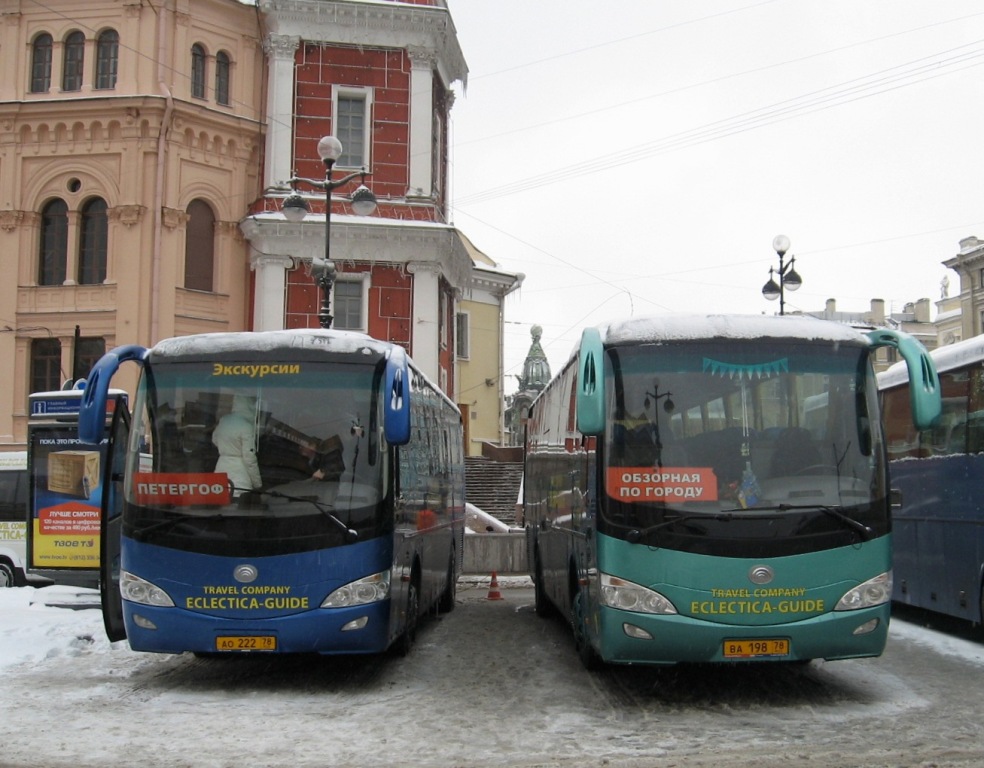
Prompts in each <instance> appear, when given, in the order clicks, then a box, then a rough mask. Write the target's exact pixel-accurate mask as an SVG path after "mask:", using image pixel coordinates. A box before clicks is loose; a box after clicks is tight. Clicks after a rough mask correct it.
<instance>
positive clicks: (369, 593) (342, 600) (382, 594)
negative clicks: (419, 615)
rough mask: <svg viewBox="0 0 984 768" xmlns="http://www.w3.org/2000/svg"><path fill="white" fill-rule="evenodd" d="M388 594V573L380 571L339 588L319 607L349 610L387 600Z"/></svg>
mask: <svg viewBox="0 0 984 768" xmlns="http://www.w3.org/2000/svg"><path fill="white" fill-rule="evenodd" d="M389 592H390V572H389V571H381V572H380V573H374V574H372V576H366V577H365V578H362V579H359V580H357V581H351V582H349V583H348V584H346V585H345V586H343V587H339V588H338V589H336V590H335V591H334V592H332V593H331V594H330V595H328V597H326V598H325V599H324V602H322V603H321V607H322V608H349V607H351V606H353V605H367V604H368V603H377V602H379V601H380V600H385V599H386V598H388V597H389Z"/></svg>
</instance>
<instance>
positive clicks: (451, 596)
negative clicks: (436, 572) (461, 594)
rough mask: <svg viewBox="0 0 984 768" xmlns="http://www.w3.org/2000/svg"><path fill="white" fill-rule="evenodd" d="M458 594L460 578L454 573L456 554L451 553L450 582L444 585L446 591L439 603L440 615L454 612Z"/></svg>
mask: <svg viewBox="0 0 984 768" xmlns="http://www.w3.org/2000/svg"><path fill="white" fill-rule="evenodd" d="M457 594H458V578H457V576H455V573H454V552H453V551H452V552H451V562H450V563H448V581H447V584H445V585H444V591H443V592H442V593H441V597H440V598H439V599H438V601H437V612H438V613H451V611H453V610H454V601H455V598H456V597H457Z"/></svg>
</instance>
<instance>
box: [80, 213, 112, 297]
mask: <svg viewBox="0 0 984 768" xmlns="http://www.w3.org/2000/svg"><path fill="white" fill-rule="evenodd" d="M108 241H109V221H108V219H107V217H106V201H105V200H103V199H102V198H98V197H97V198H95V199H93V200H90V201H89V202H87V203H86V204H85V205H84V206H82V230H81V232H80V233H79V276H78V282H79V284H80V285H100V284H102V283H103V282H105V281H106V253H107V250H108V244H109V243H108Z"/></svg>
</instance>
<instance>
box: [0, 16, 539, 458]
mask: <svg viewBox="0 0 984 768" xmlns="http://www.w3.org/2000/svg"><path fill="white" fill-rule="evenodd" d="M0 67H2V69H0V71H2V72H3V74H4V77H3V78H2V79H0V190H3V191H2V192H0V267H2V272H3V274H4V275H5V276H7V279H6V280H4V281H3V283H2V285H0V360H2V361H4V363H5V365H4V366H2V367H0V450H3V449H6V448H18V447H23V445H24V443H25V440H26V437H27V420H28V415H27V402H28V394H29V393H31V392H36V391H41V390H47V389H58V388H61V387H62V386H64V385H65V384H66V383H68V384H69V385H70V384H71V382H73V381H75V380H77V379H78V378H81V377H83V376H85V375H86V373H87V372H88V370H89V368H90V366H91V364H92V363H93V362H94V361H95V360H96V359H98V357H99V356H100V355H101V354H103V352H105V351H107V350H110V349H112V348H114V347H116V346H118V345H122V344H140V345H144V346H150V345H152V344H154V343H155V342H157V341H158V340H160V339H163V338H167V337H169V336H175V335H185V334H189V333H197V332H209V331H238V330H267V329H275V328H294V327H310V326H312V325H316V324H317V323H318V311H319V305H321V303H322V302H321V297H320V295H319V290H318V286H317V285H316V283H315V281H314V278H313V277H312V272H311V266H312V262H313V259H315V258H317V257H320V256H321V255H326V254H327V250H326V247H325V232H326V219H325V215H324V203H325V200H324V195H323V193H321V192H318V191H317V190H314V191H313V193H311V190H305V192H307V193H310V194H309V199H310V200H311V204H312V208H313V209H314V211H315V212H314V214H313V215H312V216H311V217H309V219H307V220H305V221H302V222H291V221H287V219H286V218H285V217H284V215H283V213H282V211H281V206H282V202H283V198H284V194H283V193H282V192H277V191H275V190H273V189H272V188H273V187H276V186H277V185H280V184H282V183H283V182H284V180H285V179H287V178H288V177H290V176H291V175H292V174H294V173H297V174H299V175H301V176H308V177H317V176H318V174H319V173H323V172H324V171H323V167H322V166H321V163H320V160H318V158H317V156H316V154H315V152H314V148H315V143H316V141H317V138H318V137H320V136H322V135H326V134H333V135H334V134H335V133H336V132H337V131H338V130H339V122H338V121H339V120H340V119H343V118H344V119H345V120H346V121H347V122H345V124H344V126H343V128H345V130H347V132H348V136H349V138H347V139H346V142H348V144H349V149H350V150H351V149H353V147H356V148H360V149H361V158H360V159H358V160H350V161H348V162H347V163H346V162H342V161H340V166H341V167H343V168H346V169H347V170H353V169H357V168H358V167H359V166H360V165H361V166H362V167H364V168H365V169H366V170H367V171H368V173H369V174H370V180H369V182H368V183H369V184H370V186H372V188H373V191H374V192H375V193H376V196H377V198H378V200H379V207H378V210H377V212H376V213H375V214H374V215H373V216H371V217H358V216H354V215H352V211H351V209H350V207H349V206H348V203H347V197H343V196H342V195H341V191H340V192H339V193H336V195H333V204H332V205H333V208H334V209H335V210H334V213H333V214H332V219H333V224H332V228H331V243H332V259H333V260H335V261H336V262H337V266H338V274H337V278H336V281H335V285H334V289H333V295H332V308H333V309H336V308H338V309H340V310H344V311H345V312H344V314H345V316H344V320H345V322H344V323H343V322H341V320H342V318H336V324H335V327H344V328H349V329H352V330H362V331H365V332H368V333H370V334H371V335H374V336H376V337H377V338H382V339H385V340H388V341H394V342H396V343H399V344H402V345H404V346H405V347H406V348H407V349H408V350H409V351H410V353H411V355H413V357H414V359H415V360H416V361H417V363H418V365H421V366H422V368H423V369H424V370H425V371H426V372H427V373H428V375H429V376H431V377H432V378H433V379H434V380H435V381H436V382H437V383H438V384H439V385H440V386H441V387H442V388H443V389H444V390H445V391H446V392H447V393H448V394H449V395H450V396H451V397H453V398H454V399H455V401H456V402H458V403H459V405H460V406H461V409H462V412H463V416H464V420H465V424H466V430H467V431H468V433H469V441H468V444H467V446H466V447H467V449H468V451H469V452H470V453H477V452H479V451H480V447H481V443H482V442H483V441H490V442H497V441H501V439H502V429H503V426H502V387H503V382H502V338H503V308H504V304H505V297H506V295H507V294H509V293H510V292H511V291H513V290H514V289H515V288H516V287H518V286H519V284H520V283H521V282H522V276H521V275H516V274H510V273H507V272H504V271H503V270H500V269H499V268H497V267H496V265H495V263H494V262H493V261H492V260H491V259H490V258H489V257H487V256H486V255H485V254H483V253H481V251H479V250H478V249H476V248H475V247H474V246H473V245H472V244H471V243H470V241H468V239H467V238H466V237H465V236H464V235H463V234H462V233H461V232H460V231H459V230H457V228H456V227H455V226H454V225H453V224H451V223H450V222H449V221H448V216H447V211H448V192H447V190H448V178H447V173H448V162H447V157H448V145H449V141H450V138H449V136H448V132H449V122H448V114H449V111H450V109H451V107H452V105H453V103H454V94H453V92H452V91H451V85H452V83H453V82H455V81H463V80H464V79H465V78H466V75H467V67H466V65H465V62H464V58H463V56H462V53H461V50H460V48H459V46H458V42H457V36H456V35H455V34H454V27H453V22H452V21H451V18H450V12H449V11H448V8H447V3H446V2H445V1H444V0H412V2H410V3H408V2H392V3H386V2H379V0H371V1H363V0H289V1H288V2H272V1H268V0H262V1H261V2H258V3H257V4H255V5H246V4H243V3H241V2H239V1H238V0H90V1H89V2H86V3H81V2H78V0H50V2H47V3H44V4H39V3H34V2H29V0H0ZM353 107H357V108H358V109H361V110H362V112H361V114H362V116H363V117H364V119H365V122H364V123H362V124H360V125H361V127H360V128H359V129H358V132H357V134H354V133H353V122H352V120H353V115H352V112H351V110H352V109H353ZM346 110H348V111H347V112H346ZM340 116H341V117H340ZM353 135H358V137H359V138H358V142H353V141H352V138H351V137H352V136H353ZM349 166H351V167H349ZM340 170H341V169H340ZM353 286H354V288H355V289H356V290H354V291H353ZM339 287H343V288H345V289H346V290H345V295H344V296H340V295H338V289H339ZM353 308H354V309H353ZM338 314H341V312H339V313H338ZM135 376H136V369H135V367H134V368H131V367H130V366H126V367H124V369H123V370H122V371H121V372H120V375H119V377H118V379H117V380H116V382H115V383H116V384H118V385H119V386H121V387H123V388H126V389H131V390H132V388H133V385H134V384H135V381H134V378H135ZM488 382H492V383H488Z"/></svg>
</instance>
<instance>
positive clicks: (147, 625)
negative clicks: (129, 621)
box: [133, 613, 157, 629]
mask: <svg viewBox="0 0 984 768" xmlns="http://www.w3.org/2000/svg"><path fill="white" fill-rule="evenodd" d="M133 623H134V624H136V625H137V626H138V627H141V628H142V629H157V625H156V624H155V623H154V622H152V621H151V620H150V619H148V618H145V617H143V616H141V615H140V614H139V613H135V614H133Z"/></svg>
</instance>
